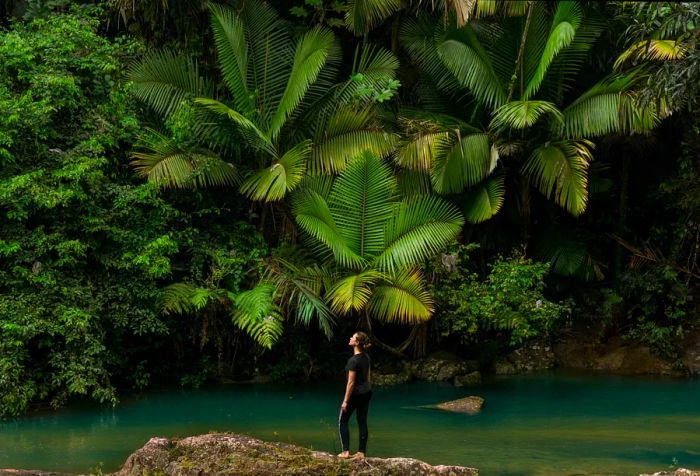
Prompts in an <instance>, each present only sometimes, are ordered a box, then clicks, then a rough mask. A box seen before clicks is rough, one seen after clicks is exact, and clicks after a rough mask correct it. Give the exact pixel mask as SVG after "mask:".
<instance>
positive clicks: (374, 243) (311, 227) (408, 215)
mask: <svg viewBox="0 0 700 476" xmlns="http://www.w3.org/2000/svg"><path fill="white" fill-rule="evenodd" d="M292 207H293V213H294V216H295V218H296V222H297V224H298V226H299V228H300V229H301V230H302V231H303V233H304V234H305V235H306V237H308V239H309V245H310V247H312V249H313V250H314V253H315V255H316V256H318V257H322V259H323V263H324V267H325V268H327V269H329V270H332V274H331V278H332V279H331V281H330V283H329V286H328V290H327V293H326V295H325V299H326V301H327V302H328V303H329V305H330V308H331V310H333V311H334V312H335V313H338V314H341V315H347V314H350V313H361V314H364V316H365V318H366V322H367V324H368V325H369V324H370V316H371V317H372V318H373V319H376V320H378V321H380V322H394V323H403V324H416V323H420V322H424V321H426V320H428V319H429V318H430V316H431V315H432V313H433V301H432V298H431V296H430V294H429V292H428V291H427V288H426V285H425V281H424V279H423V276H422V275H421V273H420V271H419V266H420V265H421V264H422V262H423V261H424V260H425V259H426V258H429V257H430V256H434V255H435V254H436V253H438V252H439V251H440V250H442V249H443V248H444V247H445V246H447V245H448V244H449V243H450V242H452V241H453V240H454V239H455V238H456V236H457V234H458V233H459V231H460V229H461V226H462V224H463V219H462V217H461V215H460V214H459V212H458V211H457V210H456V209H455V208H454V207H453V206H452V205H450V204H448V203H447V202H445V201H443V200H442V199H440V198H439V197H436V196H434V195H433V196H428V195H414V196H411V197H408V198H404V199H401V198H400V195H399V194H398V183H397V180H396V178H395V176H394V174H393V173H392V171H391V169H390V168H389V167H388V165H387V164H386V163H384V162H382V161H381V160H380V159H379V158H378V157H377V156H375V155H374V154H372V153H370V152H365V153H364V154H362V155H360V156H358V157H357V158H356V159H355V160H353V161H352V162H351V164H350V165H349V167H348V168H347V169H346V170H345V171H344V172H343V173H342V174H340V176H339V177H338V178H337V179H335V180H330V179H327V178H320V179H316V180H308V181H307V182H306V184H305V185H304V186H303V187H302V188H301V189H300V190H299V191H298V193H296V194H295V195H294V198H293V202H292Z"/></svg>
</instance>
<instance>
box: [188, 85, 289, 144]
mask: <svg viewBox="0 0 700 476" xmlns="http://www.w3.org/2000/svg"><path fill="white" fill-rule="evenodd" d="M195 104H198V105H199V106H202V107H204V108H206V109H207V110H209V111H211V112H214V113H216V114H219V115H222V116H226V117H228V118H229V119H230V120H231V121H232V122H233V123H234V124H235V125H236V127H237V128H238V129H239V130H240V132H241V134H242V135H243V136H244V137H245V138H246V142H247V145H248V146H250V147H252V148H254V149H259V150H264V151H265V152H267V153H268V154H270V155H272V156H276V155H277V152H276V151H275V148H274V147H273V145H272V142H271V141H270V139H269V138H268V137H267V135H265V134H264V133H263V132H262V131H261V130H260V129H259V128H258V126H257V125H256V124H255V123H253V122H252V121H251V120H250V119H248V118H247V117H245V116H244V115H243V114H241V113H240V112H238V111H235V110H233V109H231V108H230V107H228V106H227V105H226V104H224V103H222V102H220V101H216V100H214V99H206V98H197V99H195Z"/></svg>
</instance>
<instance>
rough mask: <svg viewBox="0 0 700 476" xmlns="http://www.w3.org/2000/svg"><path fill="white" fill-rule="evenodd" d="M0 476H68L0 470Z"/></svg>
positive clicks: (34, 471) (26, 470) (37, 471)
mask: <svg viewBox="0 0 700 476" xmlns="http://www.w3.org/2000/svg"><path fill="white" fill-rule="evenodd" d="M0 476H69V475H68V474H66V473H54V472H53V471H39V470H33V469H2V468H0Z"/></svg>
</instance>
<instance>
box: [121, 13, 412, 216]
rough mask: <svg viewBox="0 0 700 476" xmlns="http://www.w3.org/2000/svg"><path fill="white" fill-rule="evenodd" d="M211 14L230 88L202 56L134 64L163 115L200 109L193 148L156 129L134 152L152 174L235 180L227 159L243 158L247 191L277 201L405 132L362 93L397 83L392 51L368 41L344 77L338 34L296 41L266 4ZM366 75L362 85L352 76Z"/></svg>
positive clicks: (167, 55)
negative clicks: (206, 69) (383, 123)
mask: <svg viewBox="0 0 700 476" xmlns="http://www.w3.org/2000/svg"><path fill="white" fill-rule="evenodd" d="M210 10H211V23H212V29H213V32H214V37H215V40H216V48H217V53H218V63H219V69H220V70H221V75H222V77H223V82H224V83H225V92H224V94H221V95H216V94H215V92H216V91H217V89H216V88H214V87H213V86H212V82H211V81H209V80H208V79H207V78H203V77H202V76H201V75H200V73H199V70H198V66H197V63H196V62H195V61H194V60H192V59H190V58H185V57H183V56H181V55H179V54H176V53H173V52H168V51H159V52H155V53H152V54H150V55H149V56H148V57H147V58H146V59H145V60H144V61H143V62H141V63H139V64H137V65H136V66H135V67H134V68H133V69H132V70H131V79H132V81H133V82H134V88H133V91H134V94H136V96H137V97H139V98H140V99H142V100H143V101H145V102H146V103H148V104H149V105H150V106H152V107H153V109H155V110H156V111H157V112H158V113H160V114H161V115H162V116H163V117H165V118H170V117H172V116H173V114H175V113H176V112H177V111H179V110H180V108H181V107H182V104H183V101H185V102H187V101H189V102H190V103H191V104H192V107H193V111H194V113H193V117H192V120H191V128H192V136H193V138H192V140H191V141H190V142H191V143H190V144H188V146H187V147H182V146H181V144H177V143H173V141H172V140H169V138H168V137H166V136H164V135H163V134H158V133H157V132H155V131H151V132H149V133H147V134H146V135H145V136H144V138H143V140H142V142H141V146H142V148H143V150H142V151H140V152H137V153H136V154H135V155H134V156H135V159H136V160H135V161H134V164H135V166H136V167H137V169H138V170H139V171H140V172H141V173H142V174H143V175H145V176H147V177H148V178H149V179H152V180H159V181H164V182H163V183H164V184H165V185H167V186H175V187H185V186H198V185H199V186H201V185H211V184H222V183H228V184H233V183H236V181H237V174H236V173H234V172H235V170H234V168H233V166H232V165H231V164H230V160H224V159H232V158H233V159H235V158H236V157H237V158H238V160H237V162H243V163H244V164H245V165H247V166H248V167H250V168H252V169H253V173H252V174H250V175H249V176H248V177H246V178H245V180H243V183H242V184H241V192H243V193H244V194H245V195H246V196H248V197H249V198H251V199H253V200H256V201H263V202H271V201H277V200H280V199H282V198H283V197H284V196H285V195H286V194H287V193H288V192H289V191H291V190H293V189H294V188H296V187H297V186H298V185H299V184H300V183H301V181H302V179H303V178H304V176H305V175H306V174H307V172H313V171H319V170H320V171H332V172H338V171H340V170H342V169H343V168H344V166H345V164H346V163H347V161H348V160H349V158H350V157H351V156H352V155H353V154H356V153H358V152H359V151H362V150H372V151H374V152H375V153H376V154H378V155H380V156H385V155H387V154H388V153H389V152H391V151H392V150H393V148H394V144H395V142H396V136H395V135H393V134H388V133H386V132H384V131H383V130H381V128H380V127H379V126H378V124H377V121H376V120H375V116H374V113H373V106H374V102H373V100H372V99H371V98H369V99H363V98H362V97H361V96H360V95H359V94H357V93H358V90H359V89H360V88H361V87H381V85H382V84H383V83H385V82H387V81H391V80H393V79H394V71H395V70H396V68H397V66H398V63H397V61H396V59H395V58H394V57H393V56H392V55H391V54H389V53H388V52H386V51H383V50H381V49H377V48H372V47H370V46H368V47H366V48H365V49H364V50H362V51H361V52H360V53H359V54H358V55H356V61H355V68H354V70H353V76H352V77H351V78H349V79H347V80H345V81H341V82H339V83H335V82H334V80H335V78H336V76H337V72H338V63H339V61H340V49H339V47H338V44H337V43H336V41H335V38H334V36H333V34H332V33H331V32H330V31H329V30H326V29H323V28H314V29H312V30H310V31H307V32H306V33H304V34H303V35H301V36H300V37H298V38H294V36H293V34H292V31H291V29H290V27H289V25H288V24H286V23H285V22H284V21H283V20H282V19H281V18H279V16H278V15H277V14H276V12H275V11H274V10H273V9H272V8H271V7H269V6H268V5H267V4H265V3H263V2H256V1H253V2H244V5H243V7H242V8H241V10H234V9H231V8H229V7H224V6H218V5H211V6H210ZM358 73H359V77H362V81H361V83H362V84H360V82H358V81H356V80H353V79H352V78H353V77H358Z"/></svg>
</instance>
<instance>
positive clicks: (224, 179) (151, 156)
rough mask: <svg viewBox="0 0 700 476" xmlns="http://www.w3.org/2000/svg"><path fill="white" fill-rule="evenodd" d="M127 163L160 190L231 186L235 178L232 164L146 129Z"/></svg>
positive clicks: (237, 177) (236, 176)
mask: <svg viewBox="0 0 700 476" xmlns="http://www.w3.org/2000/svg"><path fill="white" fill-rule="evenodd" d="M136 147H137V148H140V149H141V150H137V151H135V152H133V153H132V158H133V160H132V162H131V164H132V165H133V166H134V168H135V169H136V171H137V173H138V174H139V175H141V176H142V177H146V178H147V179H148V180H149V181H150V182H155V183H157V184H159V185H160V186H162V187H173V188H196V187H206V186H221V185H235V184H237V183H238V182H239V176H238V173H237V171H236V169H235V168H234V167H233V165H232V164H230V163H228V162H224V161H223V160H221V159H220V158H219V157H218V156H217V155H215V154H213V153H212V152H210V151H206V150H187V149H182V148H181V147H180V146H179V145H178V144H176V143H175V142H174V141H173V140H172V139H170V138H169V137H167V136H165V135H163V134H161V133H160V132H158V131H155V130H153V129H146V130H145V131H144V132H143V133H142V135H141V137H140V138H139V142H137V144H136Z"/></svg>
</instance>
